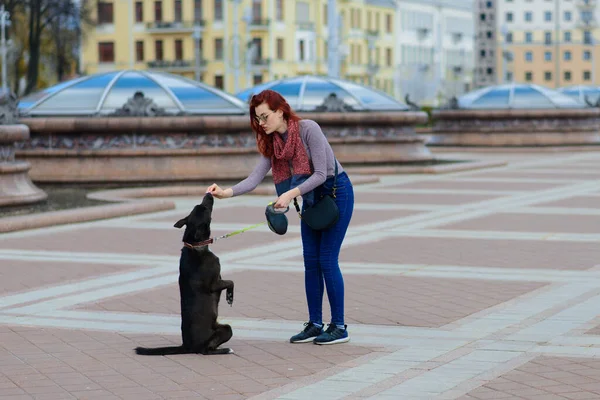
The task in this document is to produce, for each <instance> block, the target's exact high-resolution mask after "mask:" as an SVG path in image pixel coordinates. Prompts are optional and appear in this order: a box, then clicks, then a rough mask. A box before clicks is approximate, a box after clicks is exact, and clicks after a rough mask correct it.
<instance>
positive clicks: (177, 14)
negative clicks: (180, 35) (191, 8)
mask: <svg viewBox="0 0 600 400" xmlns="http://www.w3.org/2000/svg"><path fill="white" fill-rule="evenodd" d="M174 8H175V22H181V19H182V18H181V0H175V4H174Z"/></svg>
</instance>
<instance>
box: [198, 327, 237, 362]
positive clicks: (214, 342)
mask: <svg viewBox="0 0 600 400" xmlns="http://www.w3.org/2000/svg"><path fill="white" fill-rule="evenodd" d="M232 336H233V331H232V329H231V326H230V325H227V324H223V325H220V324H218V325H217V326H215V333H213V335H212V336H211V337H210V338H209V339H208V341H207V342H206V350H205V351H204V352H203V354H207V355H208V354H232V353H233V350H232V349H230V348H228V347H223V348H218V347H219V346H220V345H222V344H223V343H225V342H227V341H228V340H229V339H231V337H232Z"/></svg>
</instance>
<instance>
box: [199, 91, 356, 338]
mask: <svg viewBox="0 0 600 400" xmlns="http://www.w3.org/2000/svg"><path fill="white" fill-rule="evenodd" d="M250 124H251V126H252V130H253V131H254V133H255V134H256V141H257V146H258V151H259V152H260V154H261V158H260V160H259V162H258V164H257V165H256V167H255V168H254V170H253V171H252V173H251V174H250V175H249V176H248V177H247V178H246V179H244V180H243V181H241V182H239V183H238V184H236V185H235V186H233V187H231V188H228V189H221V188H220V187H219V186H218V185H217V184H212V185H210V186H209V187H208V189H207V192H210V193H212V195H213V196H214V197H216V198H218V199H225V198H229V197H233V196H239V195H241V194H244V193H247V192H250V191H252V190H253V189H254V188H256V186H258V184H259V183H260V182H261V181H262V180H263V179H264V177H265V176H266V174H267V173H268V172H269V170H270V169H272V171H273V172H272V174H273V181H274V183H275V188H276V190H277V195H278V196H279V198H278V199H277V201H276V203H275V208H287V207H288V206H289V204H290V202H291V201H292V200H293V199H295V198H296V197H298V196H302V199H303V201H302V208H303V210H304V209H306V208H307V207H309V206H310V205H312V204H314V201H315V200H316V199H319V198H320V194H321V193H330V192H331V189H332V185H333V175H334V171H335V166H336V163H337V170H338V175H337V180H336V183H335V186H336V197H335V202H336V204H337V206H338V208H339V211H340V218H339V220H338V222H337V223H336V224H335V225H333V226H332V227H330V228H329V229H327V230H323V231H315V230H313V229H311V228H310V227H309V226H308V225H307V224H306V223H305V222H304V221H301V233H302V248H303V255H304V283H305V290H306V300H307V303H308V312H309V321H308V322H306V323H305V324H304V325H305V328H304V329H303V330H302V331H301V332H300V333H298V334H297V335H294V336H292V337H291V339H290V342H292V343H306V342H311V341H312V342H314V343H315V344H335V343H344V342H347V341H349V340H350V336H349V335H348V331H347V329H346V328H347V327H346V325H345V323H344V279H343V277H342V272H341V271H340V267H339V263H338V259H339V254H340V248H341V246H342V241H343V240H344V236H345V235H346V230H347V229H348V225H349V224H350V219H351V217H352V211H353V209H354V191H353V188H352V183H351V182H350V179H349V178H348V175H347V174H346V173H345V172H344V169H343V168H342V166H341V164H340V163H339V162H338V161H337V160H336V158H335V156H334V154H333V150H332V149H331V146H330V145H329V142H328V141H327V138H326V137H325V135H324V134H323V131H321V128H320V127H319V125H318V124H317V123H316V122H314V121H311V120H301V119H300V118H299V117H298V116H297V115H296V114H295V113H294V111H292V109H291V107H290V105H289V104H288V103H287V102H286V101H285V99H284V98H283V97H282V96H281V95H280V94H279V93H277V92H274V91H272V90H264V91H262V92H261V93H259V94H257V95H255V96H253V97H252V99H251V102H250ZM325 288H327V298H328V299H329V304H330V307H331V323H330V324H329V326H328V328H327V329H326V330H324V329H323V320H322V319H323V318H322V308H323V293H324V290H325Z"/></svg>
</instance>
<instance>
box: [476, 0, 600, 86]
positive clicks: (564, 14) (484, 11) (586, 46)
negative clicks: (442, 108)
mask: <svg viewBox="0 0 600 400" xmlns="http://www.w3.org/2000/svg"><path fill="white" fill-rule="evenodd" d="M597 3H598V2H597V0H478V2H477V4H476V8H477V11H476V13H477V16H476V19H477V38H476V75H475V84H476V86H478V87H482V86H486V85H490V84H497V83H502V82H513V81H514V82H529V83H534V84H538V85H544V86H546V87H551V88H558V87H563V86H571V85H579V84H585V85H595V84H597V79H598V77H597V72H598V70H597V66H596V62H595V60H596V59H597V57H598V56H599V55H600V52H599V51H598V49H597V46H596V45H595V43H596V40H597V39H596V38H597V37H598V33H599V32H598V22H597V21H598V17H599V13H600V10H599V7H598V6H597Z"/></svg>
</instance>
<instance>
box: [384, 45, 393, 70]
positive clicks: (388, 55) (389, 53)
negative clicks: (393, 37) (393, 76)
mask: <svg viewBox="0 0 600 400" xmlns="http://www.w3.org/2000/svg"><path fill="white" fill-rule="evenodd" d="M385 65H387V66H388V67H391V66H392V49H390V48H387V49H386V50H385Z"/></svg>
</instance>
